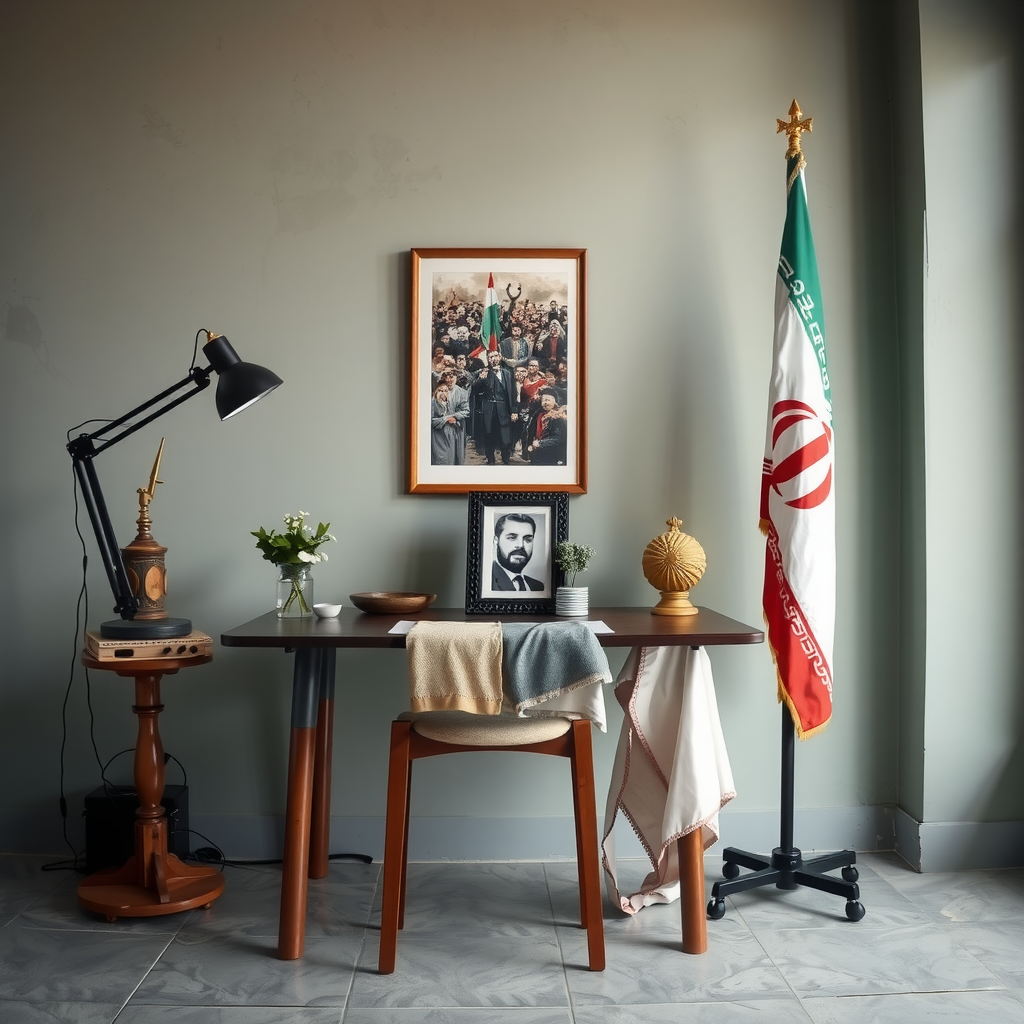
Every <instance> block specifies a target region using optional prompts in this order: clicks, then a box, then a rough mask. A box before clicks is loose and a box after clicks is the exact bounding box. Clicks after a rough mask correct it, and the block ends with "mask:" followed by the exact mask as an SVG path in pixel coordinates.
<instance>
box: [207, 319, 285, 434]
mask: <svg viewBox="0 0 1024 1024" xmlns="http://www.w3.org/2000/svg"><path fill="white" fill-rule="evenodd" d="M203 355H205V356H206V358H207V359H209V360H210V368H211V369H212V370H214V371H216V373H217V376H218V378H219V379H218V381H217V415H218V416H220V418H221V419H222V420H226V419H229V418H230V417H231V416H234V415H235V413H239V412H241V411H242V410H243V409H245V408H247V407H248V406H250V405H252V404H253V402H258V401H259V400H260V399H261V398H262V397H263V396H264V395H266V394H268V393H269V392H271V391H273V390H274V388H276V387H278V386H279V385H280V384H282V383H283V381H282V380H281V378H280V377H278V375H277V374H276V373H274V372H273V371H272V370H268V369H267V368H266V367H265V366H259V365H258V364H256V363H243V362H242V360H241V359H239V358H238V353H237V352H236V351H235V350H234V348H232V346H231V342H229V341H228V339H227V338H225V337H224V336H223V335H219V336H213V337H211V338H210V340H209V341H208V342H207V343H206V344H205V345H204V346H203Z"/></svg>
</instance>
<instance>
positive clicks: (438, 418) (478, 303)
mask: <svg viewBox="0 0 1024 1024" xmlns="http://www.w3.org/2000/svg"><path fill="white" fill-rule="evenodd" d="M568 291H569V288H568V279H567V276H566V275H560V274H557V273H549V274H534V273H523V274H519V275H512V274H493V273H488V272H480V273H444V272H438V273H435V274H434V275H433V280H432V289H431V362H430V382H429V387H430V396H431V397H430V402H429V410H430V438H431V444H430V461H431V464H432V465H435V466H474V465H479V466H484V465H487V466H502V465H504V466H529V465H534V466H565V465H566V459H567V443H568V432H569V422H570V417H571V412H572V410H571V409H570V387H569V369H570V364H569V358H570V352H569V342H568V338H569V334H570V331H569V328H570V324H569V308H568Z"/></svg>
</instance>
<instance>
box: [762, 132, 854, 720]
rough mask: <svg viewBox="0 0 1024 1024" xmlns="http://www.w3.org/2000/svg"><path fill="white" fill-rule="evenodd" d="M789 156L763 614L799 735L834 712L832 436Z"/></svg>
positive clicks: (803, 215) (811, 268) (808, 242)
mask: <svg viewBox="0 0 1024 1024" xmlns="http://www.w3.org/2000/svg"><path fill="white" fill-rule="evenodd" d="M780 124H781V122H780ZM780 130H781V129H780ZM786 157H787V160H786V171H787V175H786V181H787V201H786V226H785V229H784V230H783V233H782V251H781V254H780V256H779V273H778V277H777V278H776V281H775V343H774V351H773V357H772V378H771V386H770V389H769V393H768V431H767V440H766V444H765V455H764V470H763V475H762V479H761V530H762V532H763V533H765V535H766V536H767V546H766V552H765V573H764V617H765V622H766V624H767V630H768V642H769V644H770V645H771V651H772V657H773V658H774V660H775V668H776V672H777V674H778V685H779V700H780V701H783V700H784V701H785V702H786V703H787V704H788V705H789V709H790V712H791V713H792V716H793V724H794V725H795V727H796V730H797V734H798V735H799V736H800V738H801V739H805V738H806V737H807V736H811V735H813V734H814V733H815V732H818V731H820V730H821V729H823V728H824V727H825V725H827V724H828V720H829V718H831V716H832V637H833V632H834V628H835V591H836V555H835V473H834V461H835V445H834V438H833V433H832V397H831V392H830V390H829V378H828V364H827V361H826V358H825V322H824V318H823V315H822V305H821V288H820V286H819V282H818V265H817V261H816V260H815V257H814V240H813V238H812V237H811V222H810V217H809V215H808V212H807V192H806V186H805V183H804V159H803V155H802V154H801V153H800V151H799V148H798V147H797V149H796V152H795V153H794V152H790V153H787V154H786Z"/></svg>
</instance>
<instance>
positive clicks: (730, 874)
mask: <svg viewBox="0 0 1024 1024" xmlns="http://www.w3.org/2000/svg"><path fill="white" fill-rule="evenodd" d="M739 873H740V866H739V864H733V862H732V861H731V860H727V861H726V862H725V863H724V864H723V865H722V874H723V876H724V877H726V878H735V877H736V876H737V875H738V874H739Z"/></svg>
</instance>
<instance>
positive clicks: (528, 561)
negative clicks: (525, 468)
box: [466, 491, 569, 615]
mask: <svg viewBox="0 0 1024 1024" xmlns="http://www.w3.org/2000/svg"><path fill="white" fill-rule="evenodd" d="M568 539H569V497H568V495H567V494H565V493H564V492H550V493H548V492H543V491H518V492H512V491H483V492H479V491H472V492H470V495H469V530H468V543H467V549H466V611H467V613H480V614H485V615H509V614H511V615H540V614H544V615H550V614H553V613H554V610H555V590H556V589H557V588H558V587H559V586H561V584H562V573H561V570H559V569H558V567H557V566H556V565H555V548H556V547H557V546H558V545H559V544H560V543H561V542H562V541H565V540H568ZM515 576H522V577H523V587H524V589H522V590H517V589H516V587H515V585H514V584H513V582H512V580H513V578H514V577H515Z"/></svg>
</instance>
